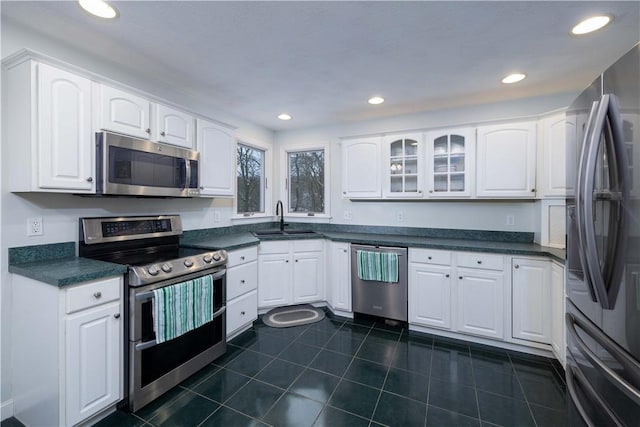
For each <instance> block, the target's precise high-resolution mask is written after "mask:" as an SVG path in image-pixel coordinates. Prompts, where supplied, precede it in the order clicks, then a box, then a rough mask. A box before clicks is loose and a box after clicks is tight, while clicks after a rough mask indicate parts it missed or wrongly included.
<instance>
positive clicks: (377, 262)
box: [356, 250, 398, 283]
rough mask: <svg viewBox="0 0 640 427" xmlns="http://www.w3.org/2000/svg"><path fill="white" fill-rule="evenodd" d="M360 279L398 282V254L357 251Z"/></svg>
mask: <svg viewBox="0 0 640 427" xmlns="http://www.w3.org/2000/svg"><path fill="white" fill-rule="evenodd" d="M356 256H357V258H358V277H359V278H360V279H362V280H373V281H376V282H387V283H397V282H398V254H396V253H386V252H374V251H360V250H358V251H356Z"/></svg>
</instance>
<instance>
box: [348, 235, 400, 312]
mask: <svg viewBox="0 0 640 427" xmlns="http://www.w3.org/2000/svg"><path fill="white" fill-rule="evenodd" d="M358 251H369V252H382V253H395V254H397V256H398V281H397V282H394V283H390V282H383V281H376V280H363V279H362V278H360V276H359V274H358ZM351 292H352V304H353V311H354V313H363V314H370V315H374V316H379V317H384V318H386V319H393V320H399V321H402V322H406V321H407V248H394V247H389V246H368V245H353V244H352V245H351Z"/></svg>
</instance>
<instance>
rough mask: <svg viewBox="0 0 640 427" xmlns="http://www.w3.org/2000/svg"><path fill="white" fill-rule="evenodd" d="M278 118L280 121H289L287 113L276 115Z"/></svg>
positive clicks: (289, 117)
mask: <svg viewBox="0 0 640 427" xmlns="http://www.w3.org/2000/svg"><path fill="white" fill-rule="evenodd" d="M278 118H279V119H280V120H291V116H290V115H288V114H287V113H282V114H280V115H278Z"/></svg>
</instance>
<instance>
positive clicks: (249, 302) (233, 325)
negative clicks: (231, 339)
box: [227, 291, 258, 335]
mask: <svg viewBox="0 0 640 427" xmlns="http://www.w3.org/2000/svg"><path fill="white" fill-rule="evenodd" d="M257 318H258V293H257V292H256V291H252V292H249V293H248V294H246V295H243V296H241V297H238V298H235V299H234V300H233V301H230V302H229V304H228V305H227V335H231V334H232V333H234V332H236V331H237V330H238V329H240V328H241V327H243V326H245V325H246V324H247V323H250V322H253V321H254V320H256V319H257Z"/></svg>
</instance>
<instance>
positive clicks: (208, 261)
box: [202, 254, 212, 264]
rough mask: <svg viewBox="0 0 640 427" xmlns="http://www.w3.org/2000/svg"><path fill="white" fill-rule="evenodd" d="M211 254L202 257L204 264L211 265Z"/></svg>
mask: <svg viewBox="0 0 640 427" xmlns="http://www.w3.org/2000/svg"><path fill="white" fill-rule="evenodd" d="M211 259H212V258H211V254H206V255H205V256H203V257H202V260H203V261H204V262H206V263H207V264H209V263H210V262H211Z"/></svg>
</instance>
